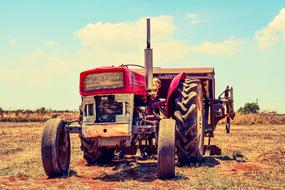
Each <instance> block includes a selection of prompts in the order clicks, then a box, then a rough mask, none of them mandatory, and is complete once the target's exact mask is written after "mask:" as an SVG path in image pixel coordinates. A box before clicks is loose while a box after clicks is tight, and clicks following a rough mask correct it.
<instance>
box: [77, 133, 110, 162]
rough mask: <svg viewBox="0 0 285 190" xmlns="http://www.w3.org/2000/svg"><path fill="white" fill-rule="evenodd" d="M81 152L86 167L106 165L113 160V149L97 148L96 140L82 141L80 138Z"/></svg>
mask: <svg viewBox="0 0 285 190" xmlns="http://www.w3.org/2000/svg"><path fill="white" fill-rule="evenodd" d="M81 150H82V151H83V158H84V159H85V160H86V162H87V164H88V165H94V164H96V163H99V164H106V163H109V162H111V161H112V160H113V158H114V156H115V149H114V148H104V147H99V146H98V139H96V138H94V139H84V138H81Z"/></svg>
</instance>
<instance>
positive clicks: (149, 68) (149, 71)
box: [144, 18, 153, 92]
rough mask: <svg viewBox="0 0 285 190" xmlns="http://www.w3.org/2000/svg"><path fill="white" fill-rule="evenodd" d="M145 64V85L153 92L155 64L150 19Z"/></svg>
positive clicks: (147, 21)
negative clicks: (153, 61)
mask: <svg viewBox="0 0 285 190" xmlns="http://www.w3.org/2000/svg"><path fill="white" fill-rule="evenodd" d="M144 64H145V84H146V89H147V91H148V92H149V91H151V90H152V80H153V63H152V49H151V46H150V19H149V18H148V19H146V49H144Z"/></svg>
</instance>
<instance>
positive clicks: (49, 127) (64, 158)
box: [41, 119, 70, 178]
mask: <svg viewBox="0 0 285 190" xmlns="http://www.w3.org/2000/svg"><path fill="white" fill-rule="evenodd" d="M41 155H42V163H43V166H44V170H45V173H46V174H47V176H48V177H50V178H52V177H60V176H63V175H67V174H68V171H69V164H70V137H69V132H68V129H67V128H66V126H65V122H64V121H62V120H60V119H50V120H48V121H47V122H46V123H45V125H44V131H43V136H42V143H41Z"/></svg>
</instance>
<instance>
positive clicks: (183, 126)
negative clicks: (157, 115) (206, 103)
mask: <svg viewBox="0 0 285 190" xmlns="http://www.w3.org/2000/svg"><path fill="white" fill-rule="evenodd" d="M174 118H175V119H176V148H177V157H178V162H179V164H180V165H185V164H187V165H188V164H191V163H193V162H194V163H199V162H201V160H202V158H203V154H204V133H205V131H204V130H205V123H204V109H203V93H202V85H201V82H200V80H197V79H185V81H182V82H181V83H180V84H179V86H178V89H177V92H176V96H175V112H174Z"/></svg>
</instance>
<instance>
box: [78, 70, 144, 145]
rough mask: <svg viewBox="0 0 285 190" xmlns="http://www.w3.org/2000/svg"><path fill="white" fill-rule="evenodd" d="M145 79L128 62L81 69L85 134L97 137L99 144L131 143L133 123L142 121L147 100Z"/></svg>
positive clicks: (82, 111) (83, 129)
mask: <svg viewBox="0 0 285 190" xmlns="http://www.w3.org/2000/svg"><path fill="white" fill-rule="evenodd" d="M144 81H145V77H144V76H143V75H142V74H140V73H137V72H135V71H132V70H130V69H129V68H128V67H126V66H121V67H101V68H96V69H92V70H88V71H84V72H82V73H81V74H80V94H81V97H82V103H81V106H80V113H81V122H82V138H84V139H93V138H96V139H97V140H98V144H99V145H100V146H107V147H118V146H130V145H131V143H132V142H131V139H132V135H133V134H132V126H133V125H140V124H141V123H142V122H141V117H142V115H145V114H144V113H142V112H143V110H145V109H144V106H145V105H146V100H147V98H146V97H147V96H146V90H145V85H144ZM106 137H108V140H105V138H106ZM110 138H111V139H110Z"/></svg>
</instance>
